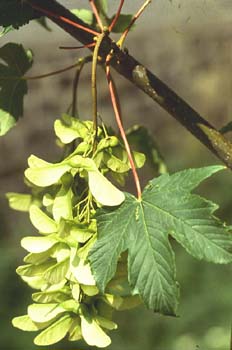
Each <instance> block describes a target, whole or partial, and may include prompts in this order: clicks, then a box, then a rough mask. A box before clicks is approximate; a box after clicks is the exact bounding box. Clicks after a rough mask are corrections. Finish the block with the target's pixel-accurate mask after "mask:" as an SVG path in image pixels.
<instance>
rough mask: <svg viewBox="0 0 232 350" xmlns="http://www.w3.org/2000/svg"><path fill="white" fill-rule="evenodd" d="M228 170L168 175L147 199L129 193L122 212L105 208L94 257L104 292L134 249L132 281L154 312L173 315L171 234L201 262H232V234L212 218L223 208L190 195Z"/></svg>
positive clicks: (153, 183)
mask: <svg viewBox="0 0 232 350" xmlns="http://www.w3.org/2000/svg"><path fill="white" fill-rule="evenodd" d="M222 169H224V167H222V166H212V167H206V168H201V169H189V170H185V171H181V172H179V173H176V174H174V175H171V176H169V175H168V174H165V175H162V176H160V177H159V178H157V179H154V180H152V181H151V182H150V183H149V185H148V186H147V187H146V188H145V190H144V192H143V195H142V200H141V201H138V200H136V199H135V198H134V197H133V196H131V195H129V194H128V195H127V197H126V201H125V202H124V203H123V204H122V205H121V206H120V207H119V208H117V209H115V210H113V209H110V208H107V209H105V210H100V211H99V213H98V215H97V223H98V233H99V238H98V240H97V242H96V243H95V245H94V247H93V248H92V250H91V252H90V255H89V260H90V264H91V268H92V271H93V274H94V277H95V280H96V283H97V286H98V287H99V289H100V290H101V291H104V289H105V287H106V285H107V283H108V282H109V281H110V280H111V279H112V277H113V276H114V275H115V272H116V268H117V261H118V258H119V256H120V255H121V253H122V252H124V251H125V250H128V278H129V282H130V284H131V286H132V288H133V289H134V291H138V292H139V294H140V296H141V298H142V299H143V301H144V302H145V304H146V305H147V306H148V307H149V308H151V309H153V310H154V311H157V312H161V313H163V314H168V315H173V314H175V313H176V308H177V303H178V287H177V283H176V281H175V263H174V254H173V251H172V249H171V247H170V244H169V237H168V236H169V235H172V236H173V237H174V238H175V239H176V240H177V241H178V242H179V243H180V244H181V245H182V246H183V247H184V248H185V249H186V250H187V251H188V252H189V253H190V254H192V255H193V256H194V257H196V258H198V259H204V260H206V261H211V262H214V263H229V262H231V261H232V254H231V251H232V235H231V234H229V233H228V229H227V228H226V227H225V226H224V225H223V224H221V223H220V222H219V220H217V219H215V217H214V216H213V215H212V214H213V212H214V211H215V209H216V208H217V206H216V205H214V204H213V203H211V202H209V201H206V200H205V199H202V198H200V197H199V196H196V195H192V194H191V193H190V192H191V190H193V189H194V188H195V187H196V186H197V185H199V183H201V182H202V181H203V180H204V179H206V178H207V177H209V176H211V175H212V174H214V173H216V172H217V171H219V170H222ZM109 261H110V262H111V263H110V264H109Z"/></svg>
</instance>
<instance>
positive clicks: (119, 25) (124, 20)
mask: <svg viewBox="0 0 232 350" xmlns="http://www.w3.org/2000/svg"><path fill="white" fill-rule="evenodd" d="M113 18H114V16H113V17H112V18H111V21H112V20H113ZM132 18H133V15H124V14H121V15H120V16H119V18H118V20H117V22H116V24H115V26H114V28H113V32H114V33H123V32H124V30H126V29H127V27H128V26H129V24H130V22H131V20H132ZM133 27H134V25H133V26H132V28H133Z"/></svg>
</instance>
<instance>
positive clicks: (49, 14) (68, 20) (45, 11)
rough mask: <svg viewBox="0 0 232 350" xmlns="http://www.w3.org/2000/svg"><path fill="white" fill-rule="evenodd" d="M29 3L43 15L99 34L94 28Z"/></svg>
mask: <svg viewBox="0 0 232 350" xmlns="http://www.w3.org/2000/svg"><path fill="white" fill-rule="evenodd" d="M30 5H31V7H33V8H34V9H35V10H37V11H40V12H42V13H44V14H45V15H47V16H49V17H53V18H58V19H60V20H61V21H63V22H65V23H68V24H70V25H72V26H73V27H76V28H79V29H83V30H84V31H85V32H88V33H90V34H93V35H99V33H98V32H96V31H95V30H93V29H90V28H87V27H85V26H82V25H81V24H78V23H76V22H73V21H71V20H70V19H68V18H66V17H64V16H60V15H57V14H55V13H53V12H50V11H49V10H47V9H44V8H42V7H40V6H38V5H35V4H30Z"/></svg>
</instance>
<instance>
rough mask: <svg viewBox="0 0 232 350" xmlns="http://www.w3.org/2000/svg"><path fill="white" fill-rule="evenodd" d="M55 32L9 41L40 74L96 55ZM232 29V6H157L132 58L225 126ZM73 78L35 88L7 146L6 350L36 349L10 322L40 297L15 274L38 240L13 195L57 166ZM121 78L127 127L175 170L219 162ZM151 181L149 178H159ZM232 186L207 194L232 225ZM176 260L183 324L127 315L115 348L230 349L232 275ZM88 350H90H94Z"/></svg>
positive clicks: (209, 188)
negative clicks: (56, 125) (28, 243)
mask: <svg viewBox="0 0 232 350" xmlns="http://www.w3.org/2000/svg"><path fill="white" fill-rule="evenodd" d="M60 2H62V3H63V4H64V5H65V6H67V7H69V8H76V7H77V6H78V7H79V8H80V7H88V6H87V5H88V2H87V1H60ZM141 3H142V1H139V0H136V1H135V0H131V1H130V0H128V1H126V2H125V6H124V9H123V12H124V13H131V12H132V13H133V12H135V11H136V10H137V9H138V7H139V6H140V4H141ZM117 4H118V1H115V0H109V8H110V11H111V12H112V14H113V13H114V10H115V8H116V7H117ZM111 6H112V7H111ZM48 24H49V26H50V27H51V28H52V32H51V33H48V32H46V31H45V30H44V29H43V28H41V27H40V26H39V25H38V24H37V23H31V24H29V25H28V26H25V27H24V28H22V29H21V30H20V31H14V32H12V33H10V34H8V35H6V36H5V37H4V38H1V39H0V40H1V45H3V44H4V43H5V42H8V41H14V42H20V43H23V44H24V46H25V47H26V48H31V49H32V50H33V52H34V54H35V63H34V66H33V68H32V70H31V71H30V72H29V73H30V75H37V74H43V73H47V72H50V71H53V70H56V69H60V68H63V67H65V66H68V65H70V64H72V63H73V61H74V59H76V58H77V57H81V55H83V54H84V53H87V51H85V50H83V51H64V50H60V49H59V46H61V45H63V46H70V45H74V46H75V45H76V43H75V41H74V40H73V39H72V38H71V37H69V36H68V35H67V34H66V33H64V32H62V31H61V30H60V29H58V28H56V27H55V26H54V25H53V24H51V23H50V22H49V23H48ZM231 28H232V3H231V0H185V1H184V0H173V1H168V0H156V1H153V2H152V4H151V5H150V7H149V8H148V10H147V12H146V13H144V14H143V16H142V17H141V18H140V19H139V21H138V23H137V27H136V28H135V29H134V30H133V31H132V32H131V34H130V35H129V37H128V39H127V42H126V46H127V48H128V49H129V52H130V54H132V55H134V56H135V57H136V58H137V59H138V60H139V61H141V62H142V63H144V64H145V65H146V66H147V67H148V68H149V69H150V70H151V71H153V72H154V73H155V74H156V75H157V76H158V77H159V78H160V79H161V80H163V81H164V82H166V83H167V84H168V85H169V86H170V87H172V88H173V89H174V90H175V91H176V92H177V93H178V94H179V95H180V96H181V97H182V98H184V99H185V100H186V101H187V102H188V103H190V104H191V105H192V106H193V107H194V108H195V109H196V110H197V111H198V112H199V113H200V114H202V116H204V117H205V118H206V119H208V120H209V121H210V123H212V124H213V125H215V126H216V127H218V128H220V127H221V126H223V125H225V124H226V123H227V122H229V121H230V120H231V119H232V103H231V99H232V73H231V71H232V40H231V34H232V29H231ZM89 68H90V67H87V68H85V71H84V74H83V76H82V78H81V84H80V89H79V90H78V93H79V101H80V111H81V117H83V119H88V118H91V103H90V98H91V97H90V96H91V94H90V71H89ZM28 75H29V74H28ZM72 76H73V72H72V71H69V72H67V73H64V74H60V75H57V76H55V77H50V78H47V79H42V80H36V81H31V82H29V93H28V95H27V96H26V98H25V113H24V114H25V115H24V118H23V119H21V120H20V121H19V123H18V125H17V127H15V128H14V129H13V130H12V131H11V132H10V133H9V134H8V135H6V136H4V137H2V138H1V139H0V219H1V220H0V234H1V238H0V239H1V242H2V243H1V248H0V249H1V255H0V266H1V267H0V273H1V274H2V279H1V281H0V295H1V300H2V305H1V304H0V310H1V309H2V310H3V311H2V319H3V320H4V321H2V322H3V326H2V327H3V328H2V329H3V332H1V335H0V348H1V349H8V348H9V349H21V348H24V349H29V350H30V349H35V348H36V347H35V346H33V345H32V343H31V335H28V334H22V332H20V331H17V330H15V329H13V328H12V327H11V325H10V319H11V318H12V317H13V316H14V315H16V314H17V313H23V312H24V311H23V308H24V310H25V305H26V303H29V302H30V295H29V293H30V290H29V288H27V287H25V286H24V285H23V283H22V282H21V281H20V280H19V278H18V277H17V276H16V275H15V272H14V270H15V267H16V266H17V265H19V264H21V257H22V256H23V254H24V252H23V251H22V249H20V248H18V246H19V241H20V238H21V237H22V236H25V235H28V234H30V233H31V231H32V228H31V226H30V224H29V222H28V219H27V217H26V216H25V215H24V214H20V213H16V212H13V211H11V210H10V209H9V208H8V205H7V202H6V200H5V198H4V193H6V192H8V191H16V192H17V191H19V192H20V191H24V190H25V187H24V184H23V177H22V173H23V171H24V169H25V168H26V167H27V158H28V156H29V155H30V154H36V155H37V156H39V157H41V158H45V159H46V160H48V161H55V160H56V159H57V157H58V155H59V149H58V148H57V147H56V146H55V138H54V133H53V122H54V120H55V119H56V118H58V117H59V116H60V115H61V113H62V112H65V111H66V110H67V109H68V107H69V105H70V102H71V87H72ZM115 78H116V82H117V85H118V88H119V94H120V98H121V104H122V110H123V115H124V120H125V121H126V126H128V127H130V126H132V125H133V124H143V125H145V126H147V127H149V130H150V131H151V132H152V134H153V136H154V139H155V140H156V142H157V143H158V144H159V146H160V150H161V152H162V154H163V156H164V158H165V160H166V162H167V165H168V168H169V170H170V172H174V171H177V170H180V169H183V168H185V167H199V166H204V165H209V164H218V163H219V160H217V159H216V158H215V157H214V156H213V155H211V154H210V152H209V151H208V150H207V149H206V148H205V147H204V146H203V145H201V144H200V143H199V142H198V141H197V140H195V138H194V137H193V136H192V135H190V134H189V133H188V132H187V131H186V130H185V129H184V128H183V127H182V126H180V125H179V124H178V123H177V122H176V121H175V120H174V119H173V118H172V117H170V116H169V115H168V114H167V113H166V112H164V111H162V110H161V109H160V107H159V106H157V105H155V103H154V102H153V101H152V100H150V99H149V98H148V97H147V96H145V95H144V94H143V93H142V92H140V91H137V89H136V88H135V87H133V86H132V85H131V84H130V83H129V82H127V81H126V80H124V79H123V78H122V77H119V76H117V75H116V74H115ZM99 79H100V83H99V110H100V113H101V115H102V118H103V120H104V121H105V122H106V123H109V124H111V125H114V120H113V112H112V107H111V105H110V100H109V95H108V91H107V86H106V81H105V77H104V75H103V74H102V72H101V70H99ZM228 137H230V135H228ZM145 175H146V177H149V174H144V176H145ZM231 183H232V177H231V173H230V172H229V171H227V172H224V173H221V174H219V175H217V176H216V177H215V178H213V179H212V180H210V181H209V182H208V183H207V185H205V186H204V187H202V193H203V194H207V196H208V197H209V198H210V199H212V200H214V201H216V202H217V203H219V204H220V206H221V209H220V211H219V214H220V215H221V217H222V218H223V219H225V220H227V221H228V222H229V223H231V204H232V199H231V193H230V192H231V191H230V188H231ZM176 253H177V268H178V270H179V272H178V279H179V281H180V284H181V286H182V298H181V306H180V315H181V317H180V318H178V319H176V320H173V319H170V318H167V319H164V318H162V317H160V316H157V315H153V314H152V313H151V312H148V311H146V310H145V311H144V310H143V309H138V310H137V311H133V312H131V313H128V314H125V313H124V314H122V315H121V316H120V317H119V321H118V322H119V332H116V334H115V336H114V337H115V339H114V342H113V345H112V346H111V347H110V349H112V350H114V349H129V350H130V349H134V350H136V349H140V348H141V347H142V348H143V349H145V350H146V349H147V350H150V349H157V350H159V349H160V350H166V349H173V350H182V349H183V350H185V349H186V350H189V349H190V350H192V349H197V346H199V347H198V349H204V350H207V349H210V350H211V349H220V350H224V349H225V350H226V349H229V334H230V320H231V310H232V301H231V300H232V299H231V290H232V284H231V282H230V280H231V278H230V276H231V267H229V266H228V267H225V266H211V265H208V264H203V263H199V262H196V261H195V260H193V258H191V257H189V256H186V255H185V253H183V252H182V250H181V249H178V248H176ZM25 298H27V300H26V301H25ZM19 304H20V305H19ZM21 304H22V305H21ZM0 314H1V311H0ZM4 330H5V331H4ZM13 338H15V341H14V340H13ZM62 346H63V349H68V348H70V349H71V348H72V349H74V348H75V349H76V348H79V346H78V344H77V346H76V345H74V344H71V345H67V344H65V345H62ZM70 346H71V347H70ZM51 348H52V349H55V348H56V349H58V348H60V347H59V346H54V347H51ZM61 348H62V347H61ZM81 348H82V349H84V346H82V347H81ZM86 349H87V348H86Z"/></svg>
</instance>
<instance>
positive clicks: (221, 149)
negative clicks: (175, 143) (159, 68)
mask: <svg viewBox="0 0 232 350" xmlns="http://www.w3.org/2000/svg"><path fill="white" fill-rule="evenodd" d="M28 3H29V4H31V6H32V7H33V5H39V4H40V6H41V7H42V6H43V7H44V8H45V6H46V10H49V11H50V12H52V13H54V14H55V16H47V17H49V18H50V19H51V20H52V21H53V22H55V23H56V24H57V25H58V26H59V27H61V28H63V29H64V30H65V31H66V32H68V33H69V34H70V35H71V36H73V37H74V38H75V39H77V40H78V41H80V42H81V43H83V44H84V45H86V44H89V43H90V42H92V41H93V35H91V34H90V33H87V32H84V31H83V30H81V29H79V28H76V27H73V26H72V25H70V24H68V23H67V22H64V21H62V20H61V19H60V18H59V16H62V17H66V18H67V19H69V20H71V21H73V22H76V23H78V24H80V25H84V26H85V27H88V26H87V25H86V24H85V23H83V22H82V21H81V20H80V19H78V18H77V17H76V16H74V15H73V14H72V13H71V12H70V11H69V10H67V9H66V8H65V7H63V6H62V5H60V4H59V3H57V2H56V1H55V0H47V1H46V3H45V2H44V3H43V2H41V1H39V0H28ZM41 14H43V15H44V13H42V12H41ZM89 28H90V29H93V28H91V27H89ZM90 49H91V48H90ZM112 49H113V51H114V54H113V58H112V60H111V62H110V63H111V66H113V67H114V68H115V70H116V71H117V72H118V73H119V74H121V75H122V76H124V77H125V78H126V79H128V80H129V81H131V82H132V83H133V84H134V85H135V86H137V87H138V88H139V89H141V90H142V91H144V92H145V93H146V94H147V95H148V96H150V97H151V98H152V99H153V100H154V101H155V102H157V103H158V104H159V105H160V106H161V107H162V108H164V109H165V110H166V111H167V112H168V113H169V114H170V115H171V116H172V117H174V118H175V119H176V120H177V121H178V122H179V123H181V124H182V125H183V126H184V127H185V128H186V129H187V130H188V131H190V132H191V133H192V134H193V135H194V136H195V137H196V138H197V139H198V140H199V141H200V142H201V143H203V144H204V145H205V146H206V147H208V148H209V149H210V151H211V152H213V153H214V154H215V155H216V156H217V157H218V158H219V159H220V160H221V161H223V162H224V163H225V164H226V165H227V166H228V167H230V168H232V143H231V142H229V141H228V140H226V139H225V138H224V136H223V135H222V134H221V133H220V132H219V131H217V130H216V129H215V128H214V127H213V126H212V125H210V123H209V122H208V121H206V120H205V119H204V118H203V117H201V116H200V114H199V113H197V112H196V111H195V110H194V109H193V108H192V107H191V106H189V105H188V104H187V103H186V102H185V101H184V100H183V99H182V98H180V97H179V96H178V95H177V94H176V93H175V92H174V91H173V90H171V89H170V88H169V87H168V86H167V85H166V84H165V83H164V82H162V81H161V80H160V79H158V78H157V77H156V76H155V75H154V74H153V73H152V72H150V71H149V70H148V69H146V68H145V67H144V66H143V65H142V64H141V63H140V62H138V61H137V60H136V59H135V58H134V57H132V56H131V55H129V54H128V53H127V52H125V51H122V50H121V49H120V48H119V47H118V46H117V45H116V43H115V42H114V41H112V40H111V39H110V38H109V37H106V38H105V39H104V40H103V42H102V45H101V48H100V50H99V54H100V56H101V57H102V62H105V59H106V57H107V55H108V54H109V52H110V51H111V50H112Z"/></svg>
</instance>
